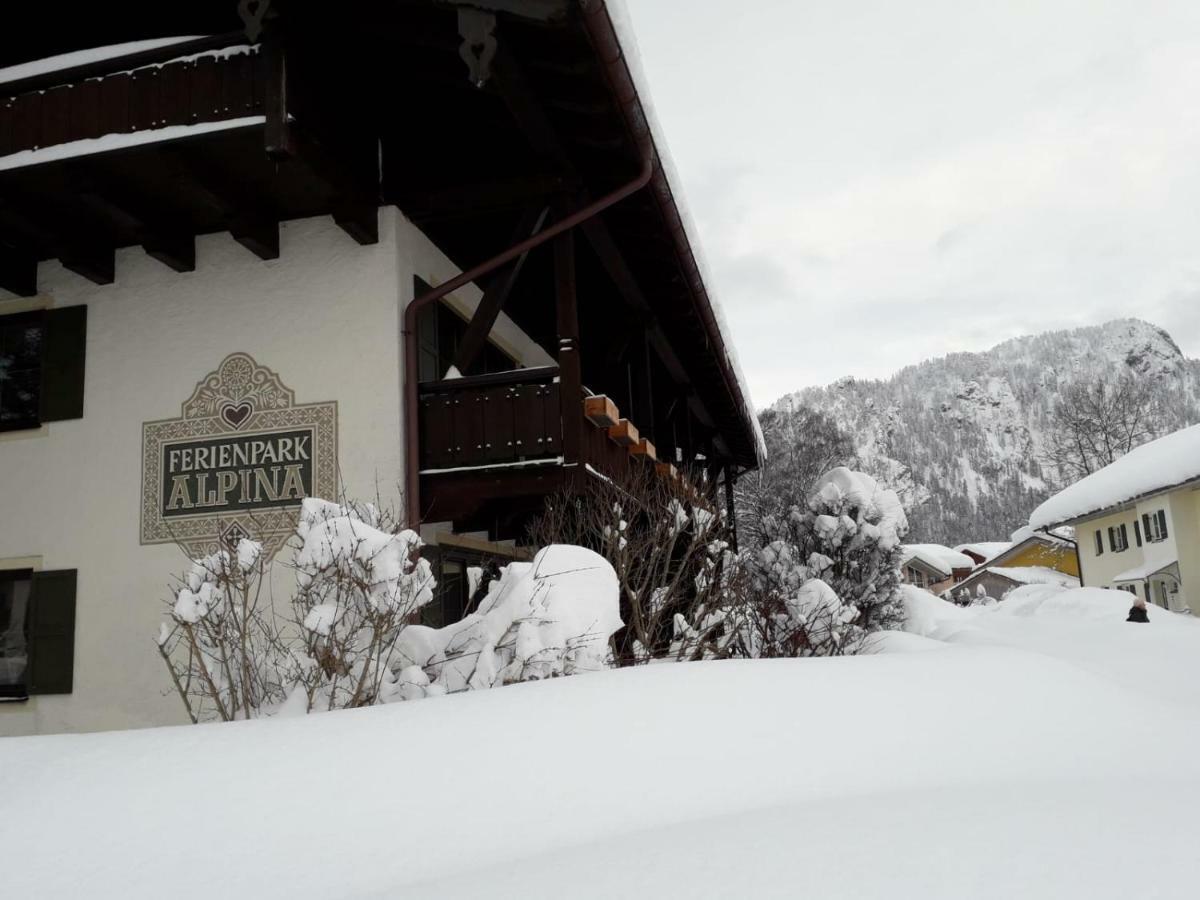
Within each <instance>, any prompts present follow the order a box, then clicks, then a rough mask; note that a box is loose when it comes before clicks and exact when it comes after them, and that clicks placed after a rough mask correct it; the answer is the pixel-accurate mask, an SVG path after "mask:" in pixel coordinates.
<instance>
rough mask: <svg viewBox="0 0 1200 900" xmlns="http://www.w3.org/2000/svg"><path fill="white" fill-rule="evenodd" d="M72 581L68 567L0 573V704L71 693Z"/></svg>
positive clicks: (73, 639) (73, 594) (73, 649)
mask: <svg viewBox="0 0 1200 900" xmlns="http://www.w3.org/2000/svg"><path fill="white" fill-rule="evenodd" d="M75 580H76V579H75V570H74V569H65V570H62V571H57V572H31V571H29V570H28V569H23V570H16V571H0V700H4V699H7V700H12V699H24V698H25V697H28V696H31V695H34V694H69V693H71V690H72V687H73V682H74V671H75Z"/></svg>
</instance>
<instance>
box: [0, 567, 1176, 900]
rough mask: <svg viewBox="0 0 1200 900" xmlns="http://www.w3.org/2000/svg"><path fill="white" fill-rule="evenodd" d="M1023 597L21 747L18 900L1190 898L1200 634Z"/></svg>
mask: <svg viewBox="0 0 1200 900" xmlns="http://www.w3.org/2000/svg"><path fill="white" fill-rule="evenodd" d="M1021 597H1023V598H1024V599H1018V600H1016V601H1005V604H1001V605H1000V606H999V607H996V608H992V609H985V610H982V611H975V610H965V611H963V610H958V609H956V608H954V607H951V606H950V605H949V604H942V603H941V602H940V601H936V600H933V599H932V598H930V599H929V600H926V599H925V598H923V597H919V596H914V599H913V602H912V604H911V606H912V608H913V612H914V619H913V622H914V625H913V627H914V628H916V629H917V630H918V631H919V632H922V633H923V635H924V636H919V635H917V634H901V635H890V636H887V637H886V638H885V639H884V640H883V641H882V642H881V644H882V647H881V649H884V650H887V651H891V652H882V653H879V654H877V655H872V656H864V657H858V658H850V659H834V660H780V661H764V662H732V663H711V664H689V665H662V666H655V667H650V668H645V669H638V670H625V671H618V672H606V673H600V674H589V675H583V676H578V677H575V678H569V679H559V680H554V681H551V682H544V683H540V684H529V685H519V686H515V687H506V688H502V689H498V690H495V691H490V692H488V691H483V692H477V693H470V694H461V695H455V696H451V697H446V698H437V699H429V700H421V701H416V702H412V703H405V704H396V705H392V706H387V707H381V708H375V709H368V710H361V711H355V712H345V713H331V714H326V715H318V716H311V717H307V718H299V719H281V720H275V721H263V722H250V723H238V724H232V725H213V726H203V727H198V728H197V727H183V728H167V729H156V730H150V731H141V732H127V733H110V734H102V735H87V736H63V737H51V738H10V739H5V740H0V871H3V885H4V890H3V893H4V895H5V896H14V897H21V896H36V897H39V898H47V897H78V896H87V897H121V898H128V897H143V896H144V897H151V896H154V897H157V896H160V895H162V894H164V893H166V894H169V895H172V896H175V897H204V898H206V900H208V898H212V897H238V898H240V897H255V898H258V897H289V898H293V897H295V898H306V897H314V898H317V897H320V898H323V900H329V898H341V897H354V898H358V897H380V898H382V897H401V896H402V897H405V898H410V897H437V898H440V900H446V898H467V897H471V898H474V897H514V898H540V897H547V898H549V897H556V898H557V897H564V896H569V897H573V898H575V897H585V898H588V897H597V898H599V897H612V896H654V897H684V896H686V897H749V896H768V897H794V896H799V895H804V896H812V897H823V898H825V897H834V898H840V897H845V898H852V897H853V898H865V897H889V898H896V897H914V898H915V897H921V898H928V897H946V898H951V897H953V898H962V897H988V898H991V897H995V898H1006V900H1007V898H1011V897H1014V896H1019V897H1021V898H1030V897H1046V898H1050V897H1053V898H1062V897H1087V898H1096V897H1104V898H1107V897H1113V898H1117V897H1120V898H1122V900H1127V898H1129V897H1134V896H1136V897H1192V896H1195V892H1196V885H1197V884H1200V856H1198V855H1197V854H1196V852H1195V848H1196V840H1197V837H1198V836H1200V822H1198V816H1197V812H1196V811H1197V810H1198V809H1200V775H1198V774H1197V772H1196V767H1195V753H1196V748H1197V747H1200V677H1198V676H1200V622H1197V621H1194V620H1192V619H1188V618H1183V617H1180V616H1174V615H1171V614H1168V613H1165V612H1160V611H1157V610H1154V609H1152V610H1151V616H1152V617H1153V620H1152V622H1151V624H1150V625H1132V624H1125V623H1124V622H1123V621H1121V620H1122V619H1123V618H1124V610H1125V601H1124V599H1123V598H1121V597H1119V596H1113V593H1112V592H1096V591H1082V592H1080V591H1075V592H1068V593H1066V594H1063V593H1054V592H1052V591H1051V592H1047V590H1046V589H1045V588H1040V587H1039V588H1030V589H1025V592H1024V593H1023V594H1022V595H1021ZM906 651H907V652H906Z"/></svg>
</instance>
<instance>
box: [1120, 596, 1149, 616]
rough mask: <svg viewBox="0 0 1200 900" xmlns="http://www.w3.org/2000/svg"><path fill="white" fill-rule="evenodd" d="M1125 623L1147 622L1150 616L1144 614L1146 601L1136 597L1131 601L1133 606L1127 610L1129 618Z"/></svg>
mask: <svg viewBox="0 0 1200 900" xmlns="http://www.w3.org/2000/svg"><path fill="white" fill-rule="evenodd" d="M1125 621H1126V622H1149V621H1150V616H1149V615H1147V613H1146V601H1145V600H1143V599H1142V598H1141V597H1137V598H1135V599H1134V601H1133V606H1131V607H1130V608H1129V618H1128V619H1126V620H1125Z"/></svg>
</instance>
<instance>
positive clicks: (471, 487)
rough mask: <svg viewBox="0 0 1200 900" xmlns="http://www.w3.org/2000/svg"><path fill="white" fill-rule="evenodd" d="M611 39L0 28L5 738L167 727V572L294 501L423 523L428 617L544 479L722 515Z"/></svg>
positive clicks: (702, 356)
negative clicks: (607, 487)
mask: <svg viewBox="0 0 1200 900" xmlns="http://www.w3.org/2000/svg"><path fill="white" fill-rule="evenodd" d="M614 6H615V5H614ZM633 46H634V43H633V36H632V35H631V34H630V33H629V32H628V30H627V20H626V19H625V18H624V17H623V16H622V15H620V13H619V10H617V9H614V11H613V12H612V13H611V14H610V10H609V7H608V5H607V4H606V3H605V2H604V0H469V2H467V0H463V2H453V0H406V2H396V3H378V4H355V5H352V6H346V7H343V6H339V5H336V4H325V3H319V4H316V3H314V4H308V3H298V2H290V3H289V2H275V3H268V2H260V3H245V2H242V3H239V2H238V0H216V2H211V3H157V4H152V3H143V2H135V3H125V4H105V3H95V4H80V5H77V6H72V7H71V8H70V10H69V12H67V11H64V10H62V9H61V8H56V7H53V6H50V5H43V6H36V7H33V6H31V7H28V8H25V9H23V10H22V15H21V16H20V17H17V18H13V17H11V16H10V17H9V19H8V21H6V22H5V29H4V35H3V40H2V41H0V510H2V511H3V515H2V516H0V695H5V697H4V698H3V699H7V700H9V701H13V702H3V703H0V734H4V735H8V734H18V733H31V732H34V733H36V732H57V731H84V730H95V729H105V728H120V727H132V726H142V725H158V724H164V723H173V722H179V721H181V720H182V711H181V710H180V709H179V708H178V707H179V704H178V702H177V701H176V700H175V699H174V698H172V697H170V696H168V695H167V693H168V692H167V691H166V690H164V687H165V679H166V677H167V675H166V673H165V672H164V671H163V669H162V662H161V660H160V659H159V658H158V655H157V654H156V652H155V650H154V642H153V637H154V635H155V634H156V633H157V631H158V624H159V622H160V621H161V618H162V615H163V611H164V607H163V606H162V605H161V604H160V602H159V601H160V600H165V599H166V598H167V596H168V586H169V583H170V582H169V579H170V575H171V573H173V572H178V571H180V570H181V569H182V568H184V567H185V565H186V562H185V560H186V558H187V556H196V555H199V554H204V553H208V552H212V551H213V550H215V549H217V548H219V547H225V546H233V545H235V544H236V542H237V540H238V539H240V538H242V537H251V538H255V539H258V540H261V541H263V542H264V544H265V546H266V548H267V550H268V552H269V553H276V552H278V550H279V549H280V548H281V546H282V544H283V542H284V541H285V540H286V538H287V536H288V534H289V533H290V532H291V530H292V528H293V527H294V524H295V520H296V515H297V511H298V509H299V505H300V503H301V501H302V500H303V499H304V498H305V497H310V496H315V497H323V498H325V499H329V500H337V499H340V498H342V497H343V496H346V497H350V498H355V499H361V500H370V501H376V500H378V501H380V502H382V503H383V504H384V505H386V506H389V507H393V508H396V509H398V510H400V511H401V512H402V513H406V516H405V518H406V519H407V522H408V523H409V524H410V525H412V526H418V525H419V526H420V528H421V533H422V535H423V536H424V537H425V538H426V540H427V541H428V543H429V546H428V547H427V548H426V550H425V552H426V553H428V554H429V556H430V558H431V562H432V563H433V565H434V569H435V573H436V575H437V578H438V584H439V587H438V593H437V597H436V599H435V601H434V603H433V604H431V606H430V607H429V609H428V610H427V611H428V612H429V613H430V615H431V616H432V621H431V624H441V623H443V622H448V621H452V620H455V619H457V618H458V617H460V616H461V614H462V612H463V609H464V605H465V603H466V602H467V598H468V593H469V584H470V581H471V578H470V576H469V574H468V570H469V568H470V567H472V566H477V565H481V564H483V563H485V562H489V561H495V560H500V561H503V560H506V559H511V558H514V557H519V556H522V555H523V554H524V550H523V548H522V547H521V546H520V544H521V543H522V541H523V537H524V534H525V528H526V525H527V523H528V521H529V519H530V517H531V516H532V515H534V514H536V513H537V512H538V511H539V510H540V509H541V508H542V505H543V502H544V498H545V497H546V496H547V494H548V493H551V492H554V491H556V490H558V489H560V488H562V487H563V486H564V485H570V484H575V485H579V484H586V483H588V482H589V480H591V479H597V478H606V477H609V476H611V475H618V476H619V475H622V474H625V473H628V472H629V471H631V469H632V467H635V466H637V467H645V468H647V469H648V470H649V471H652V472H655V473H657V474H658V475H659V476H660V477H662V478H665V479H671V480H672V481H675V482H678V483H679V484H680V486H681V488H683V489H685V490H686V491H687V492H688V493H689V495H690V496H692V497H694V498H696V499H697V502H705V503H708V504H713V505H715V504H717V503H731V498H732V496H733V483H734V480H735V478H736V477H737V476H738V474H739V473H741V472H744V471H746V470H747V469H751V468H754V467H755V466H756V465H757V463H758V460H759V458H760V456H761V453H762V438H761V435H760V433H759V431H758V427H757V422H756V418H755V415H754V411H753V409H752V407H751V404H750V400H749V393H748V391H747V389H746V386H745V383H744V380H743V378H742V375H741V372H740V370H739V366H738V363H737V361H736V357H735V354H734V350H733V347H732V345H731V343H730V338H729V334H728V331H727V329H726V327H725V325H724V324H723V317H722V314H721V311H720V309H719V308H718V306H717V305H716V302H715V300H714V298H713V297H712V296H711V295H710V293H709V288H710V285H709V284H708V283H706V275H705V268H704V264H703V257H702V254H701V252H700V247H699V245H698V243H697V240H696V232H695V230H694V228H693V226H692V225H691V220H690V217H689V215H688V213H687V210H686V208H685V206H684V204H683V195H682V192H681V188H682V185H681V184H680V183H679V182H678V180H677V179H675V178H674V177H673V176H671V175H670V172H671V167H670V164H669V160H668V159H666V155H667V154H666V145H665V143H664V141H663V136H662V134H661V132H660V131H659V129H658V126H657V123H656V121H655V119H654V117H653V114H652V111H651V108H650V104H649V102H648V97H647V95H646V91H645V84H644V81H643V78H642V76H641V74H640V70H639V69H640V67H639V65H638V61H637V59H636V56H634V55H631V54H630V53H629V51H632V49H633ZM700 494H703V495H705V497H704V498H703V499H701V498H700V497H699V495H700ZM274 578H275V580H274V582H273V583H272V585H271V588H272V591H273V593H274V595H275V596H285V597H286V596H288V595H289V594H290V590H291V589H292V587H294V578H295V576H294V573H292V572H289V571H288V570H287V567H286V566H277V567H276V571H275V575H274Z"/></svg>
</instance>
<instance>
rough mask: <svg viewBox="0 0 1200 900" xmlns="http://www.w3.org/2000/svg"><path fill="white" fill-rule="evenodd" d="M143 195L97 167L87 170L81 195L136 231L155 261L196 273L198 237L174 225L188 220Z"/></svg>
mask: <svg viewBox="0 0 1200 900" xmlns="http://www.w3.org/2000/svg"><path fill="white" fill-rule="evenodd" d="M139 194H140V192H139V191H138V190H137V189H136V188H135V187H134V186H133V185H130V184H126V183H124V182H120V183H118V182H116V181H114V180H113V179H112V177H111V176H109V175H108V174H106V173H104V172H101V171H100V170H99V169H97V168H96V167H95V166H91V167H88V168H87V169H85V170H84V173H83V175H82V176H81V178H80V183H79V188H78V191H77V196H78V197H79V198H80V199H81V200H83V201H84V202H85V203H87V204H88V205H89V206H91V207H92V208H93V209H96V210H98V211H100V212H101V213H102V214H104V215H107V216H108V217H109V218H111V219H113V220H115V221H116V222H118V223H119V224H121V225H123V226H124V227H125V228H126V229H127V230H132V231H134V232H135V233H136V234H137V236H138V240H139V242H140V243H141V244H142V247H143V248H144V249H145V251H146V253H147V254H149V255H150V256H151V257H152V258H153V259H156V260H158V261H159V262H161V263H162V264H163V265H165V266H168V267H169V268H171V269H173V270H175V271H176V272H193V271H195V269H196V238H195V235H193V234H191V233H190V232H187V231H186V230H180V229H179V227H178V226H176V225H175V224H174V223H176V222H178V221H180V220H181V219H183V218H185V217H184V216H182V215H181V214H180V213H179V212H178V211H176V210H169V209H165V208H162V207H161V206H160V205H159V203H158V202H157V201H154V200H150V199H148V198H147V197H145V196H139Z"/></svg>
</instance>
